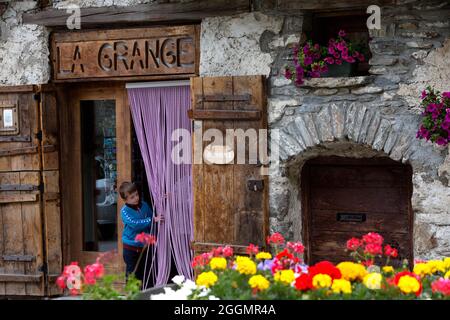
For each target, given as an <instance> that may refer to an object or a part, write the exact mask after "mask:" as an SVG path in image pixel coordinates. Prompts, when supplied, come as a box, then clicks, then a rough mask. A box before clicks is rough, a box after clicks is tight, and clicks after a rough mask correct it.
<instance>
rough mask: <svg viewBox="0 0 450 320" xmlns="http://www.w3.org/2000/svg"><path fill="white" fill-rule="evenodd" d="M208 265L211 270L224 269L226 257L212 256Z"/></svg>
mask: <svg viewBox="0 0 450 320" xmlns="http://www.w3.org/2000/svg"><path fill="white" fill-rule="evenodd" d="M209 266H210V267H211V269H213V270H216V269H217V270H225V269H226V268H227V259H225V258H222V257H214V258H212V259H211V261H210V262H209Z"/></svg>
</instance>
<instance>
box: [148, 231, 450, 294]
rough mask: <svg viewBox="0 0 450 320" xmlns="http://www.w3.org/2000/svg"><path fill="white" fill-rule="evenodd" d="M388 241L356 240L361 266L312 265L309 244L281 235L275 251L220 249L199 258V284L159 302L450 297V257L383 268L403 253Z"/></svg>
mask: <svg viewBox="0 0 450 320" xmlns="http://www.w3.org/2000/svg"><path fill="white" fill-rule="evenodd" d="M383 242H384V239H383V237H382V236H381V235H380V234H377V233H373V232H371V233H368V234H366V235H364V236H363V237H361V238H360V239H359V238H351V239H350V240H349V241H348V242H347V247H348V248H349V250H350V251H351V256H352V257H354V258H357V259H356V260H357V262H351V261H343V262H340V263H338V264H336V265H335V264H333V263H331V262H329V261H319V262H317V263H316V264H313V265H311V266H308V265H306V264H304V262H303V257H302V255H303V253H304V250H305V248H304V246H303V245H302V244H301V243H299V242H286V240H285V239H284V237H283V236H282V235H281V234H279V233H275V234H272V235H271V236H270V237H268V239H267V244H268V245H269V246H271V247H272V250H271V251H270V252H269V251H268V250H265V251H261V250H260V248H259V247H257V246H256V245H253V244H250V245H249V246H248V247H247V248H246V250H245V251H246V253H247V255H246V256H244V255H237V256H235V255H234V254H233V250H232V248H231V247H219V248H215V249H213V250H211V251H210V252H208V253H203V254H201V255H199V256H197V257H195V258H194V260H193V267H194V268H195V270H196V274H197V277H196V279H195V282H193V281H191V280H186V281H184V279H183V281H178V282H179V283H178V286H179V287H178V290H173V289H170V290H169V289H166V293H165V294H160V295H158V296H157V297H155V299H320V300H322V299H450V258H445V259H443V260H430V261H416V264H415V265H414V268H413V270H412V271H411V270H408V269H407V267H406V265H403V266H402V267H401V268H399V269H395V268H394V267H393V266H390V265H388V264H389V261H388V260H386V263H385V265H384V266H383V267H379V266H376V265H375V263H376V262H377V259H375V258H377V257H378V258H379V257H386V258H394V257H397V255H398V252H397V249H395V248H392V247H391V246H389V245H383ZM358 250H361V252H360V253H358V254H360V255H361V256H357V255H356V254H355V252H357V251H358ZM371 260H373V263H372V264H371V265H370V266H368V265H369V264H370V263H363V262H367V261H371Z"/></svg>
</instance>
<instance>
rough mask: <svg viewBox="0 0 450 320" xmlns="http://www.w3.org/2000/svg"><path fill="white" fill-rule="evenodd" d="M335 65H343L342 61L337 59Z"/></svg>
mask: <svg viewBox="0 0 450 320" xmlns="http://www.w3.org/2000/svg"><path fill="white" fill-rule="evenodd" d="M334 63H336V64H337V65H341V64H342V60H341V59H336V60H334Z"/></svg>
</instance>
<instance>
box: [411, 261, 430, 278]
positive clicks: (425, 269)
mask: <svg viewBox="0 0 450 320" xmlns="http://www.w3.org/2000/svg"><path fill="white" fill-rule="evenodd" d="M413 272H414V273H415V274H417V275H419V276H420V277H424V276H426V275H428V274H431V270H430V266H429V265H428V263H418V264H416V265H415V266H414V269H413Z"/></svg>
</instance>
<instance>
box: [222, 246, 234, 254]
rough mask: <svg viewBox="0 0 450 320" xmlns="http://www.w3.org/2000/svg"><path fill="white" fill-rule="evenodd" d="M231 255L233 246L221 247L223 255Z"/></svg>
mask: <svg viewBox="0 0 450 320" xmlns="http://www.w3.org/2000/svg"><path fill="white" fill-rule="evenodd" d="M232 255H233V248H231V247H230V246H225V248H223V256H224V257H231V256H232Z"/></svg>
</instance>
